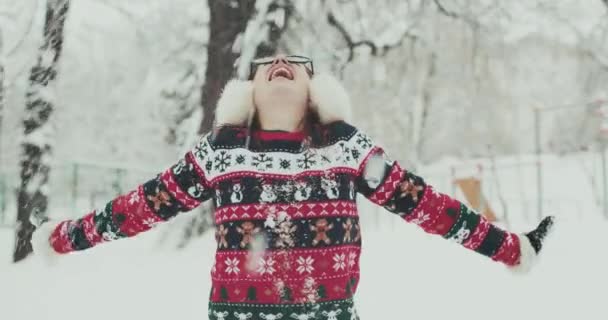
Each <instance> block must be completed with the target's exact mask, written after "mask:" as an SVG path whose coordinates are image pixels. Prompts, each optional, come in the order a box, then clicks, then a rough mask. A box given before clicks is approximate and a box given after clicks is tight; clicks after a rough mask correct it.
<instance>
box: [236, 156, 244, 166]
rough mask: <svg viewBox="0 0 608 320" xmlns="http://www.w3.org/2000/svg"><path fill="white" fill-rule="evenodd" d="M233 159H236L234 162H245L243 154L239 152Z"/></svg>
mask: <svg viewBox="0 0 608 320" xmlns="http://www.w3.org/2000/svg"><path fill="white" fill-rule="evenodd" d="M235 160H236V163H237V164H244V163H245V156H244V155H242V154H239V155H238V156H237V157H236V159H235Z"/></svg>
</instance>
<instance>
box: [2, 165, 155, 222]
mask: <svg viewBox="0 0 608 320" xmlns="http://www.w3.org/2000/svg"><path fill="white" fill-rule="evenodd" d="M158 172H160V169H159V170H150V169H140V168H134V167H126V166H119V165H111V164H94V163H87V162H74V163H62V164H59V165H55V166H53V168H52V169H51V176H50V178H49V209H48V212H47V214H48V215H49V216H51V217H53V218H71V217H76V216H80V215H83V214H85V213H87V212H90V211H91V210H92V209H95V208H99V207H101V206H103V205H104V204H105V203H106V202H107V201H109V200H111V199H113V198H115V197H116V196H117V195H119V194H123V193H125V192H127V191H129V190H131V189H133V188H135V187H136V186H137V185H139V184H141V183H143V182H145V181H147V180H148V179H150V178H153V177H154V176H155V175H156V174H158ZM18 186H19V176H18V173H17V172H0V226H4V227H11V226H12V225H13V224H14V221H15V219H16V213H17V208H16V200H17V190H18Z"/></svg>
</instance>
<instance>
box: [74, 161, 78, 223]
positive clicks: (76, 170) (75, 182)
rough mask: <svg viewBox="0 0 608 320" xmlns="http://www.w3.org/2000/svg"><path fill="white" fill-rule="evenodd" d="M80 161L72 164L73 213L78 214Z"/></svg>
mask: <svg viewBox="0 0 608 320" xmlns="http://www.w3.org/2000/svg"><path fill="white" fill-rule="evenodd" d="M78 169H79V167H78V163H74V165H73V166H72V214H76V211H77V208H78V206H77V204H76V202H77V201H78Z"/></svg>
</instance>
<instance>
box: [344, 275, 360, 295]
mask: <svg viewBox="0 0 608 320" xmlns="http://www.w3.org/2000/svg"><path fill="white" fill-rule="evenodd" d="M356 284H357V279H356V278H350V280H348V282H347V283H346V296H348V297H350V296H352V295H353V289H354V288H355V285H356Z"/></svg>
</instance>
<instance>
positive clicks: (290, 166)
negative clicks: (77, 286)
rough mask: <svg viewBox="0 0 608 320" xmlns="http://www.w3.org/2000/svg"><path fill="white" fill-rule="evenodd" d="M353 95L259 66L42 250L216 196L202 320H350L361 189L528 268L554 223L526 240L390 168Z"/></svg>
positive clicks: (303, 70)
mask: <svg viewBox="0 0 608 320" xmlns="http://www.w3.org/2000/svg"><path fill="white" fill-rule="evenodd" d="M348 120H349V101H348V96H347V94H346V92H345V91H344V89H343V88H342V87H341V86H340V84H339V83H338V82H337V81H336V80H334V79H333V78H331V77H328V76H323V75H314V69H313V65H312V61H311V60H310V59H308V58H305V57H300V56H282V55H281V56H277V57H274V58H263V59H258V60H256V61H254V62H253V63H252V65H251V74H250V79H249V81H238V80H233V81H231V82H229V83H228V84H227V85H226V88H225V89H224V92H223V94H222V97H221V99H220V100H219V102H218V106H217V111H216V121H217V123H218V126H217V129H216V130H215V131H214V132H213V133H210V134H207V135H205V136H204V137H202V139H201V140H200V142H199V143H198V145H197V146H196V147H195V148H193V150H191V151H190V152H188V153H187V154H186V155H185V157H184V158H183V159H181V160H180V161H179V162H177V163H176V164H175V165H173V166H172V167H170V168H169V169H167V170H166V171H164V172H162V173H160V174H159V175H158V176H157V177H155V178H154V179H152V180H150V181H148V182H146V183H144V184H143V185H141V186H139V187H138V188H137V189H135V190H133V191H131V192H129V193H127V194H125V195H122V196H119V197H118V198H116V199H114V200H113V201H110V202H109V203H108V204H107V205H106V206H105V208H103V209H101V210H96V211H93V212H92V213H90V214H88V215H85V216H84V217H82V218H80V219H77V220H68V221H63V222H60V223H58V224H50V223H47V224H45V225H43V226H42V227H41V228H40V229H39V230H38V231H37V232H36V234H35V237H34V242H35V244H34V245H35V249H36V250H45V249H52V251H53V253H59V254H64V253H69V252H72V251H76V250H84V249H88V248H91V247H93V246H95V245H97V244H99V243H102V242H106V241H111V240H116V239H120V238H125V237H132V236H134V235H136V234H138V233H140V232H143V231H147V230H149V229H150V228H152V227H153V226H155V225H157V224H158V223H160V222H163V221H167V220H169V219H171V218H172V217H174V216H175V215H177V214H178V213H180V212H185V211H188V210H191V209H193V208H195V207H197V206H198V205H200V204H201V203H202V202H203V201H205V200H208V199H213V200H215V205H216V211H215V222H216V240H217V252H216V257H215V264H214V266H213V268H212V272H211V277H212V289H211V295H210V301H209V317H210V319H218V320H223V319H239V320H241V319H263V320H274V319H281V318H283V319H286V318H292V319H297V320H306V319H327V320H334V319H349V320H352V319H358V316H357V314H356V311H355V307H354V304H353V296H354V294H355V292H356V290H357V285H358V283H359V255H360V251H361V226H360V224H359V217H358V214H357V208H356V205H355V201H356V193H361V194H363V195H364V196H365V197H367V198H368V199H369V200H371V201H372V202H374V203H376V204H378V205H380V206H383V207H384V208H386V209H387V210H388V211H391V212H393V213H395V214H398V215H399V216H400V217H402V218H403V219H405V220H406V221H408V222H412V223H415V224H417V225H419V226H420V227H421V228H422V229H423V230H424V231H426V232H429V233H432V234H438V235H441V236H443V237H444V238H446V239H452V240H453V241H456V242H458V243H460V244H462V245H463V246H464V247H466V248H468V249H470V250H474V251H476V252H478V253H481V254H483V255H485V256H488V257H490V258H491V259H493V260H495V261H497V262H501V263H503V264H505V265H507V266H508V267H509V268H511V269H513V270H527V269H528V268H529V267H530V266H531V264H532V262H533V261H534V259H535V257H536V255H537V254H538V252H539V251H540V249H541V246H542V242H543V239H544V237H545V235H546V234H547V232H548V231H549V229H550V227H551V226H552V221H553V220H552V218H550V217H549V218H545V220H543V221H542V222H541V223H540V225H539V227H538V228H536V229H535V230H534V231H532V232H530V233H527V234H521V235H517V234H513V233H510V232H507V231H504V230H501V229H499V228H498V227H496V226H494V225H492V224H491V223H489V222H488V221H487V220H486V219H485V218H484V217H482V216H480V215H478V214H477V213H475V212H473V211H472V210H470V209H468V208H467V207H466V206H465V205H463V204H462V203H460V202H458V201H457V200H455V199H452V198H450V197H448V196H446V195H444V194H441V193H438V192H436V191H435V190H434V189H433V188H432V187H431V186H429V185H427V184H426V183H425V182H424V180H423V179H422V178H421V177H419V176H417V175H415V174H414V173H412V172H410V171H407V170H405V169H403V168H401V167H400V166H399V164H398V163H397V162H395V161H391V160H389V158H388V157H387V156H386V154H385V153H384V151H383V150H382V148H381V147H379V146H378V145H376V144H375V143H374V142H373V140H372V139H371V138H370V137H368V136H367V135H366V134H365V133H363V132H361V131H360V130H358V129H357V128H355V127H353V126H351V125H350V124H348V122H347V121H348Z"/></svg>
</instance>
